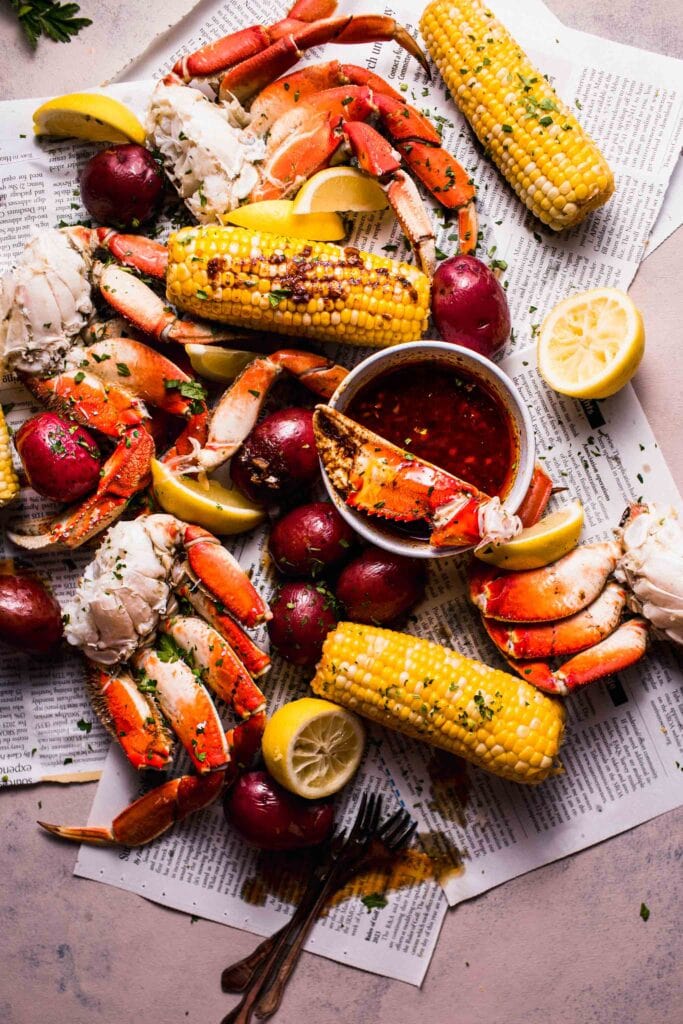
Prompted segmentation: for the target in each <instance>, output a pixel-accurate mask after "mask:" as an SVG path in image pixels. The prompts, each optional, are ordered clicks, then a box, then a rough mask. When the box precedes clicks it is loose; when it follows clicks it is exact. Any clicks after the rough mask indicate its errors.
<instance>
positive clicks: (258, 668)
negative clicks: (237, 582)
mask: <svg viewBox="0 0 683 1024" xmlns="http://www.w3.org/2000/svg"><path fill="white" fill-rule="evenodd" d="M177 593H178V596H179V597H183V598H185V600H186V601H189V602H190V604H191V605H192V607H193V608H194V609H195V611H197V612H198V613H199V614H200V615H201V616H202V618H203V619H206V621H207V622H208V623H209V624H210V625H211V626H213V628H214V629H215V630H216V631H217V632H218V633H220V635H221V636H222V637H224V638H225V639H226V640H227V641H228V643H229V644H230V647H231V648H232V650H233V651H234V652H235V654H236V655H237V657H238V658H239V660H240V662H241V663H242V665H244V667H245V668H246V670H247V672H248V673H249V675H250V676H251V677H252V679H258V677H259V676H262V675H264V674H265V673H266V672H268V670H269V669H270V656H269V655H268V654H266V652H265V651H262V650H261V648H260V647H259V646H258V645H257V644H256V643H255V642H254V641H253V640H252V639H251V637H250V636H249V634H248V633H246V632H245V630H243V629H242V627H241V626H240V625H238V623H237V622H235V620H234V619H233V618H232V616H231V615H229V614H228V612H227V610H226V609H225V608H223V607H222V606H221V604H220V603H219V602H217V601H214V600H213V599H212V598H211V597H209V595H208V594H206V593H205V591H204V590H203V589H202V588H201V587H200V586H196V585H194V584H193V585H190V584H189V583H181V585H180V586H179V587H178V588H177Z"/></svg>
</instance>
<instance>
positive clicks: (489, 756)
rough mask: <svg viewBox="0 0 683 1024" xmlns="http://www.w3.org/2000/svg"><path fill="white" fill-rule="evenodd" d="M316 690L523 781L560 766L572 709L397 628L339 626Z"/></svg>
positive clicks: (325, 652) (317, 677) (325, 651)
mask: <svg viewBox="0 0 683 1024" xmlns="http://www.w3.org/2000/svg"><path fill="white" fill-rule="evenodd" d="M311 686H312V688H313V691H314V692H315V693H317V694H318V695H319V696H321V697H326V698H327V699H328V700H332V701H335V702H336V703H337V704H341V705H343V706H344V707H345V708H348V709H349V710H351V711H356V712H357V713H358V714H360V715H363V716H364V717H365V718H369V719H371V720H372V721H373V722H378V723H379V724H380V725H385V726H387V727H388V728H390V729H396V730H398V731H399V732H402V733H406V734H407V735H408V736H413V737H415V738H416V739H421V740H425V741H426V742H427V743H431V744H432V745H433V746H436V747H442V748H443V749H444V750H448V751H450V752H451V753H452V754H457V755H459V756H460V757H464V758H465V759H466V760H468V761H471V762H472V764H475V765H477V767H479V768H484V769H486V770H487V771H489V772H493V773H494V774H495V775H499V776H501V777H502V778H504V779H511V780H512V781H514V782H528V783H535V782H542V781H543V780H544V779H546V778H548V776H549V775H553V774H555V773H556V772H557V771H558V768H559V766H558V762H557V754H558V751H559V748H560V743H561V742H562V734H563V730H564V708H563V706H562V704H561V703H560V702H559V701H557V700H556V699H555V698H553V697H547V696H546V695H545V694H543V693H540V692H539V691H538V690H536V689H535V688H534V687H533V686H530V685H529V684H528V683H526V682H525V681H524V680H523V679H518V678H516V677H514V676H511V675H508V673H507V672H501V671H499V670H498V669H494V668H489V666H488V665H483V664H482V663H481V662H478V661H474V660H473V659H471V658H466V657H465V656H464V655H462V654H459V653H458V652H457V651H453V650H449V649H448V648H446V647H441V646H439V644H434V643H431V642H430V641H429V640H423V639H420V638H419V637H414V636H408V635H406V634H404V633H394V632H393V631H392V630H390V629H378V628H376V627H375V626H360V625H357V624H355V623H350V622H340V623H339V625H338V626H337V627H336V629H334V630H333V631H332V632H331V633H328V635H327V638H326V640H325V644H324V647H323V654H322V659H321V661H320V663H319V665H318V668H317V672H316V675H315V677H314V679H313V680H312V682H311Z"/></svg>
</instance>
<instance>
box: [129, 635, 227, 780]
mask: <svg viewBox="0 0 683 1024" xmlns="http://www.w3.org/2000/svg"><path fill="white" fill-rule="evenodd" d="M164 657H167V655H166V654H165V655H164ZM133 665H134V667H135V668H136V669H137V670H138V672H140V673H142V679H143V685H149V686H150V688H153V692H154V695H155V696H156V699H157V700H158V701H159V706H160V707H161V710H162V711H163V713H164V717H165V718H166V719H167V720H168V722H169V723H170V725H171V727H172V729H173V731H174V732H175V734H176V736H177V737H178V739H179V740H180V742H181V743H182V745H183V747H184V748H185V750H186V751H187V753H188V754H189V756H190V759H191V760H192V763H193V765H194V767H195V769H196V770H197V771H198V772H199V773H200V774H204V773H205V772H213V771H217V770H220V769H222V768H225V767H226V765H227V764H228V763H229V761H230V751H229V749H228V741H227V737H226V735H225V732H224V730H223V726H222V725H221V720H220V718H219V717H218V712H217V711H216V707H215V705H214V703H213V701H212V700H211V697H210V696H209V694H208V693H207V691H206V689H205V687H204V686H203V685H202V684H201V683H200V682H199V680H198V679H197V678H196V676H195V674H194V672H193V671H192V669H191V668H190V667H189V666H188V665H186V664H185V662H184V661H181V660H180V658H179V657H178V658H176V659H174V660H163V661H162V659H161V657H160V656H159V654H158V653H157V652H156V651H152V650H145V651H142V652H141V653H140V654H137V655H136V656H135V657H134V659H133Z"/></svg>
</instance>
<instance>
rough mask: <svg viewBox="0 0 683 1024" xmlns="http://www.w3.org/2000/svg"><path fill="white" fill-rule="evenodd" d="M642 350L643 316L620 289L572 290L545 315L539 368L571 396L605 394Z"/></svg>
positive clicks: (632, 368)
mask: <svg viewBox="0 0 683 1024" xmlns="http://www.w3.org/2000/svg"><path fill="white" fill-rule="evenodd" d="M644 352H645V328H644V326H643V318H642V316H641V315H640V312H639V310H638V309H636V307H635V305H634V303H633V301H632V299H630V298H629V296H628V295H627V294H626V293H625V292H622V291H620V290H619V289H618V288H594V289H592V290H591V291H588V292H581V293H580V294H578V295H571V296H570V297H569V298H568V299H564V300H563V301H562V302H560V303H558V305H557V306H555V308H554V309H553V310H552V311H551V312H550V313H549V314H548V316H547V317H546V318H545V320H544V322H543V326H542V327H541V333H540V335H539V339H538V370H539V373H540V374H541V376H542V377H543V379H544V380H545V382H546V383H547V384H549V385H550V387H551V388H553V389H554V390H555V391H559V392H560V394H563V395H570V396H571V397H572V398H609V396H610V395H614V394H616V392H617V391H619V390H620V389H621V388H623V386H624V385H625V384H627V383H628V381H629V380H630V379H631V377H632V376H633V374H634V373H635V372H636V370H637V369H638V365H639V363H640V360H641V359H642V358H643V353H644Z"/></svg>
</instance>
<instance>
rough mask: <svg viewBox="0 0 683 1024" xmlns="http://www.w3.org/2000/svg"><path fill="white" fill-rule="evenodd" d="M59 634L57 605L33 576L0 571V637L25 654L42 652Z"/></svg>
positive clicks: (56, 640) (50, 645) (60, 632)
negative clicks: (0, 572)
mask: <svg viewBox="0 0 683 1024" xmlns="http://www.w3.org/2000/svg"><path fill="white" fill-rule="evenodd" d="M61 636H62V612H61V609H60V607H59V605H58V603H57V601H56V600H55V598H54V597H53V596H52V594H51V593H50V592H49V590H47V589H46V588H45V587H44V586H43V584H42V583H41V582H40V581H39V580H37V579H35V578H34V577H33V576H24V575H21V576H19V575H15V574H14V573H2V574H0V640H1V641H2V642H3V643H6V644H9V645H10V646H11V647H16V648H17V650H20V651H26V652H27V653H28V654H45V653H46V652H47V651H49V650H51V649H52V648H53V647H55V646H56V644H57V643H58V642H59V640H60V639H61Z"/></svg>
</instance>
